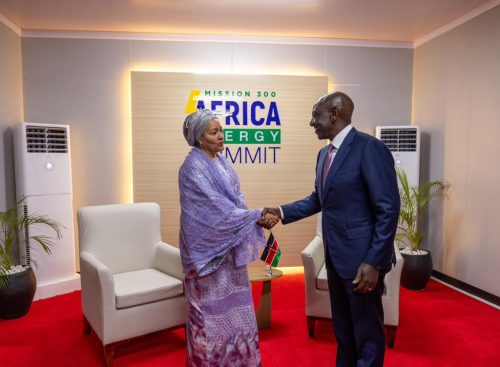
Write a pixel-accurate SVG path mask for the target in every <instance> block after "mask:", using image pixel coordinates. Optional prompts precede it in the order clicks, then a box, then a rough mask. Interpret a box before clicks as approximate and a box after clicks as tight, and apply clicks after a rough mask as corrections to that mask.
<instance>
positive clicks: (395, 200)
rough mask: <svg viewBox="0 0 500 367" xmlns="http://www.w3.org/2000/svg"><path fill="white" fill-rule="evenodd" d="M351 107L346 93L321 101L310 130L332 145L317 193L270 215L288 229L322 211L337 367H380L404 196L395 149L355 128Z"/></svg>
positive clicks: (321, 163) (324, 153) (319, 167)
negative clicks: (388, 279)
mask: <svg viewBox="0 0 500 367" xmlns="http://www.w3.org/2000/svg"><path fill="white" fill-rule="evenodd" d="M353 110H354V104H353V102H352V100H351V98H349V96H347V95H346V94H344V93H341V92H335V93H331V94H328V95H326V96H323V97H321V98H320V99H319V100H318V101H317V102H316V103H315V105H314V107H313V110H312V119H311V122H310V125H311V127H313V128H314V131H315V133H316V134H317V135H318V138H319V139H329V140H330V144H328V145H327V146H326V147H324V148H322V149H321V150H320V151H319V154H318V158H317V163H316V181H315V189H314V191H313V192H312V194H311V195H309V196H307V197H306V198H304V199H302V200H298V201H295V202H293V203H290V204H287V205H283V206H281V207H279V208H265V209H264V211H263V216H264V215H265V214H266V213H269V214H273V215H276V216H281V219H282V222H283V224H287V223H292V222H295V221H297V220H299V219H302V218H305V217H308V216H310V215H313V214H315V213H318V212H319V211H321V212H322V228H323V242H324V246H325V263H326V268H327V276H328V286H329V289H330V302H331V307H332V315H333V329H334V332H335V336H336V338H337V343H338V349H337V366H342V367H344V366H345V367H348V366H349V367H350V366H357V367H361V366H363V367H365V366H382V365H383V363H384V353H385V335H384V321H383V317H384V313H383V309H382V293H383V290H384V283H383V280H384V276H385V274H386V273H387V272H388V271H389V270H390V269H391V267H392V264H393V263H394V259H395V255H394V236H395V233H396V228H397V222H398V216H399V205H400V202H399V192H398V186H397V179H396V172H395V169H394V160H393V158H392V155H391V152H390V151H389V150H388V149H387V147H386V146H385V145H384V144H383V143H382V142H381V141H380V140H378V139H375V138H374V137H372V136H370V135H368V134H364V133H362V132H359V131H357V130H356V129H355V128H354V127H352V125H351V116H352V112H353Z"/></svg>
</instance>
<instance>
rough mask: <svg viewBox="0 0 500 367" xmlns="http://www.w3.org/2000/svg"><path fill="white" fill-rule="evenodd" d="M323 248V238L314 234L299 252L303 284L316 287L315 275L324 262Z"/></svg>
mask: <svg viewBox="0 0 500 367" xmlns="http://www.w3.org/2000/svg"><path fill="white" fill-rule="evenodd" d="M324 251H325V250H324V249H323V238H321V237H320V236H318V235H316V236H315V237H314V238H313V240H312V241H311V242H309V244H308V245H307V247H306V248H305V249H304V250H303V251H302V252H301V253H300V256H301V257H302V263H303V264H304V277H305V285H306V287H307V286H308V285H313V287H316V276H317V275H318V273H319V271H320V269H321V267H322V266H323V263H324V262H325V253H324Z"/></svg>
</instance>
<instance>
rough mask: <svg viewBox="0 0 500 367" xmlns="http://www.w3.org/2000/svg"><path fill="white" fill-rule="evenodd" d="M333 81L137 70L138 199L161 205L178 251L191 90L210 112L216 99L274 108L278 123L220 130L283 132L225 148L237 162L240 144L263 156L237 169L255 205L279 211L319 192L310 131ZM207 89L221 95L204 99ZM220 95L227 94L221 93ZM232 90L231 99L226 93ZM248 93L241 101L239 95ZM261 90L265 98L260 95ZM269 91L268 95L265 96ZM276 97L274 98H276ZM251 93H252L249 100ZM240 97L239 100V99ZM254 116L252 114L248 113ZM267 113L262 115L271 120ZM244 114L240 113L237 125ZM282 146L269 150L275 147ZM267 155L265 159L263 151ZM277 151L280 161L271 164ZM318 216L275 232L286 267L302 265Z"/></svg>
mask: <svg viewBox="0 0 500 367" xmlns="http://www.w3.org/2000/svg"><path fill="white" fill-rule="evenodd" d="M327 88H328V80H327V77H317V76H314V77H313V76H271V75H210V74H208V75H201V74H190V73H168V72H132V143H133V184H134V201H135V202H143V201H154V202H157V203H159V204H160V206H161V215H162V219H161V223H162V237H163V240H164V241H165V242H168V243H170V244H172V245H175V246H178V233H179V214H180V205H179V192H178V183H177V178H178V170H179V167H180V165H181V164H182V162H183V161H184V158H185V157H186V155H187V153H188V152H189V150H190V147H189V146H188V145H187V143H186V141H185V140H184V137H183V134H182V124H183V122H184V118H185V116H186V115H187V113H186V106H187V103H188V100H189V97H190V95H191V92H192V91H200V97H199V98H200V99H201V100H203V101H204V102H205V103H206V107H207V108H210V100H224V99H227V100H232V101H236V102H237V103H238V104H239V105H240V106H241V107H242V106H243V105H242V102H243V101H246V102H248V105H251V103H252V102H255V101H262V102H263V103H264V105H265V106H267V107H268V106H269V104H270V102H271V101H274V102H275V103H276V106H277V109H278V111H279V116H280V122H281V125H280V126H276V125H275V124H274V123H273V124H271V125H269V126H266V125H262V126H254V125H252V124H251V122H249V125H247V126H234V125H233V124H232V123H233V122H234V121H233V120H231V125H229V126H227V125H225V121H224V119H222V121H221V122H222V125H223V127H224V128H225V129H232V128H246V129H256V128H262V129H280V130H281V144H266V145H260V144H250V145H234V144H226V149H229V151H230V152H231V154H232V156H233V157H235V155H236V152H237V149H238V148H239V147H241V148H242V150H243V151H244V149H245V148H248V149H249V152H250V153H251V154H252V157H255V154H256V149H257V148H259V147H260V148H261V159H260V162H259V160H256V161H255V162H254V163H251V161H250V159H248V160H247V162H246V163H245V160H244V159H243V160H242V162H241V163H240V162H239V160H238V161H237V162H236V163H234V164H233V167H234V168H235V170H236V172H237V173H238V175H239V177H240V181H241V187H242V191H243V193H244V194H245V197H246V198H247V202H248V205H249V207H250V208H262V207H263V206H276V205H280V204H286V203H288V202H290V201H293V200H297V199H301V198H303V197H305V196H306V195H309V194H310V193H311V191H312V190H313V186H314V177H315V165H316V157H317V152H318V150H319V149H320V148H321V146H322V145H323V144H324V143H325V142H324V141H319V140H318V139H317V137H316V134H315V133H314V131H313V129H312V128H311V127H310V126H309V121H310V117H311V109H312V106H313V104H314V102H315V101H316V100H317V99H318V98H319V97H320V96H322V95H324V94H326V93H327ZM205 91H211V94H213V92H215V94H216V96H213V95H211V96H206V95H205ZM219 91H221V92H222V94H223V96H219V95H218V94H219ZM226 91H229V95H226V94H225V92H226ZM238 91H241V92H243V96H241V97H240V99H238V98H235V97H233V96H232V94H233V92H234V93H235V94H237V92H238ZM258 92H260V93H261V95H260V97H258ZM264 92H267V93H268V94H267V97H264V95H265V94H264ZM272 92H274V93H275V96H274V97H272V96H271V94H272ZM245 93H247V94H250V97H249V96H245ZM236 97H237V96H236ZM249 114H250V113H249ZM266 115H267V110H266V109H264V110H260V109H259V110H258V117H265V116H266ZM242 117H243V115H242V114H241V113H240V115H239V120H240V122H241V121H242ZM270 146H272V147H279V149H277V148H273V149H269V147H270ZM264 149H265V150H266V161H264V159H263V152H264ZM273 152H276V160H275V161H274V159H273ZM315 226H316V216H314V217H310V218H307V219H304V220H302V221H299V222H297V223H294V224H289V225H287V226H283V225H281V224H279V225H277V226H276V227H275V229H273V233H274V234H275V236H276V238H277V240H278V243H279V244H280V247H281V248H282V251H283V255H282V258H281V262H280V266H295V265H302V263H301V260H300V252H301V251H302V250H303V249H304V247H305V246H306V245H307V244H308V243H309V242H310V241H311V239H312V238H313V236H314V234H315Z"/></svg>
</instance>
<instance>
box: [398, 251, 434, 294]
mask: <svg viewBox="0 0 500 367" xmlns="http://www.w3.org/2000/svg"><path fill="white" fill-rule="evenodd" d="M401 255H402V256H403V259H404V260H405V261H404V263H403V270H402V271H401V284H402V285H403V287H405V288H408V289H413V290H416V291H418V290H421V289H424V288H425V286H426V285H427V282H428V281H429V279H430V278H431V274H432V257H431V253H430V251H428V250H427V254H425V255H409V254H403V253H402V254H401Z"/></svg>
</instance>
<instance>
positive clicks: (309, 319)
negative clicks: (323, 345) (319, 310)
mask: <svg viewBox="0 0 500 367" xmlns="http://www.w3.org/2000/svg"><path fill="white" fill-rule="evenodd" d="M315 321H316V319H315V318H314V317H312V316H307V330H308V331H309V338H311V339H314V324H315Z"/></svg>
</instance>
